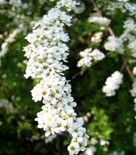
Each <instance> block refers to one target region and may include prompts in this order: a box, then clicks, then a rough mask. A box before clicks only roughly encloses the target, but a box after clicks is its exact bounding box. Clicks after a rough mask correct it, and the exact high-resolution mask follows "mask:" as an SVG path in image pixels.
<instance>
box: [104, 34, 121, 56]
mask: <svg viewBox="0 0 136 155" xmlns="http://www.w3.org/2000/svg"><path fill="white" fill-rule="evenodd" d="M104 47H105V49H106V50H108V51H112V52H119V53H123V52H124V45H123V41H122V40H121V39H120V38H117V37H114V36H109V37H108V41H107V42H106V43H105V45H104Z"/></svg>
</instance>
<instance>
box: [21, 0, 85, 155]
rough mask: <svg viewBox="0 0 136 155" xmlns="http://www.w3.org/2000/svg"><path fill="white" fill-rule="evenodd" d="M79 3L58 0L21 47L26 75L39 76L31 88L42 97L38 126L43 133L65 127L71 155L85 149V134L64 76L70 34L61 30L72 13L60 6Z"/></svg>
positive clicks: (57, 131)
mask: <svg viewBox="0 0 136 155" xmlns="http://www.w3.org/2000/svg"><path fill="white" fill-rule="evenodd" d="M77 4H78V3H77V2H76V1H72V0H60V1H58V2H57V5H56V6H55V7H54V8H52V9H51V10H50V11H49V12H48V14H47V15H44V17H43V19H42V20H41V21H39V22H38V23H37V24H36V25H35V27H34V28H33V32H32V33H31V34H29V35H28V36H27V37H26V39H27V40H28V42H29V43H30V44H29V45H28V46H26V47H24V51H25V52H26V53H25V56H26V57H27V58H28V63H27V68H26V74H25V77H26V78H28V77H32V78H33V79H37V78H40V79H41V80H40V83H38V84H37V85H36V86H35V87H34V88H33V90H32V91H31V93H32V97H33V100H34V101H35V102H37V101H42V102H43V104H44V105H43V106H42V110H41V111H40V112H39V113H38V114H37V118H36V119H35V120H36V121H37V122H38V128H41V129H43V130H44V131H45V136H46V137H48V136H49V135H51V134H55V133H59V132H63V131H67V132H69V133H70V134H71V136H72V140H71V143H70V145H69V146H68V151H69V153H70V154H71V155H73V154H78V152H79V151H84V150H85V147H86V146H87V139H88V135H87V134H86V129H85V128H84V127H83V120H82V118H78V117H77V114H76V113H75V111H74V109H73V108H74V107H75V106H76V103H75V102H74V99H73V97H72V96H71V85H70V84H69V82H68V81H67V80H66V78H65V77H64V71H66V70H67V69H68V67H67V66H66V65H65V64H64V62H67V56H68V55H69V54H68V47H67V45H66V42H68V41H69V36H68V34H67V33H65V32H64V27H65V25H67V26H70V25H71V19H72V17H71V16H70V15H67V14H66V12H65V11H62V10H61V8H63V9H64V8H65V9H66V10H67V11H71V10H72V9H74V8H75V6H76V5H77Z"/></svg>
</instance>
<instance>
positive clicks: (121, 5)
mask: <svg viewBox="0 0 136 155" xmlns="http://www.w3.org/2000/svg"><path fill="white" fill-rule="evenodd" d="M106 9H107V10H110V11H115V10H116V9H120V10H121V11H122V12H123V13H126V12H127V13H129V15H131V16H133V15H136V4H135V3H133V2H129V0H118V1H116V2H112V1H109V4H108V6H106Z"/></svg>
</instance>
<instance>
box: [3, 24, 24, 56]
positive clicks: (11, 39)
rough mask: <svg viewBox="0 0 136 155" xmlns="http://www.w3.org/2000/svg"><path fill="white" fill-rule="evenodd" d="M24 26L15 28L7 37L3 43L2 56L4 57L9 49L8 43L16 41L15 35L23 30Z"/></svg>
mask: <svg viewBox="0 0 136 155" xmlns="http://www.w3.org/2000/svg"><path fill="white" fill-rule="evenodd" d="M22 28H23V26H22V25H20V26H19V27H18V28H16V29H14V30H13V32H12V33H11V34H10V35H9V36H8V38H6V39H5V41H4V42H3V43H2V45H1V50H0V58H1V57H3V56H4V55H5V54H6V53H7V51H8V45H9V44H11V43H12V42H14V41H15V37H16V35H17V34H18V33H20V32H21V31H22Z"/></svg>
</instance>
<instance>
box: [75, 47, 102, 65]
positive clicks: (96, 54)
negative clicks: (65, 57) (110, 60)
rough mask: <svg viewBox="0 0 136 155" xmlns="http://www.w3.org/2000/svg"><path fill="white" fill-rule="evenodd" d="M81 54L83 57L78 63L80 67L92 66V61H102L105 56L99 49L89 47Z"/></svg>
mask: <svg viewBox="0 0 136 155" xmlns="http://www.w3.org/2000/svg"><path fill="white" fill-rule="evenodd" d="M80 56H81V57H82V58H81V59H80V60H79V61H78V63H77V66H78V67H90V66H91V65H92V61H93V60H94V61H100V60H102V59H104V58H105V55H104V54H103V53H102V52H101V51H100V50H98V49H94V50H93V51H92V48H87V49H85V50H84V51H81V52H80Z"/></svg>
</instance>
